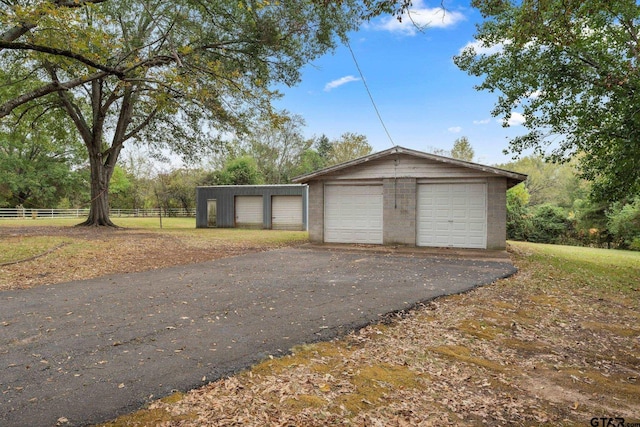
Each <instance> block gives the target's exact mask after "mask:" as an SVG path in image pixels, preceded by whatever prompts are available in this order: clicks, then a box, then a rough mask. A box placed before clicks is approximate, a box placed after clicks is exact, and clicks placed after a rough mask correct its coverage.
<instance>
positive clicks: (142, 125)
mask: <svg viewBox="0 0 640 427" xmlns="http://www.w3.org/2000/svg"><path fill="white" fill-rule="evenodd" d="M157 113H158V108H157V107H156V108H154V109H153V111H152V112H151V113H150V114H149V115H148V116H147V117H145V119H144V120H143V121H142V122H140V123H139V124H138V126H136V127H135V128H133V129H131V132H129V133H127V134H126V135H125V136H124V138H123V141H126V140H128V139H129V138H133V137H134V136H135V135H136V134H137V133H138V132H140V131H141V130H142V129H144V128H145V127H146V126H147V125H148V124H149V123H151V120H153V118H154V117H155V116H156V114H157Z"/></svg>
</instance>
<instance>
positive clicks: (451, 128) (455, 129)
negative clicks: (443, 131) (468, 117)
mask: <svg viewBox="0 0 640 427" xmlns="http://www.w3.org/2000/svg"><path fill="white" fill-rule="evenodd" d="M447 130H448V131H449V132H451V133H460V132H462V128H461V127H460V126H453V127H450V128H449V129H447Z"/></svg>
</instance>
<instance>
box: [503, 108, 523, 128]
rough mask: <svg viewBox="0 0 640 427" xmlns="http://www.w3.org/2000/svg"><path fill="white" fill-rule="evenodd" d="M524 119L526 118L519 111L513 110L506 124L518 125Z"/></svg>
mask: <svg viewBox="0 0 640 427" xmlns="http://www.w3.org/2000/svg"><path fill="white" fill-rule="evenodd" d="M526 121H527V119H526V118H525V117H524V116H523V115H522V114H521V113H517V112H515V111H513V112H512V113H511V116H509V119H508V120H507V124H508V125H509V126H520V125H522V124H524V123H525V122H526Z"/></svg>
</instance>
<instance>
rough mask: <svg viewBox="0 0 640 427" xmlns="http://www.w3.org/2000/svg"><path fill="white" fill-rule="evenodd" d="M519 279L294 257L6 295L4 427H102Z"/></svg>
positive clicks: (329, 255) (315, 252) (435, 266)
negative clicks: (440, 300) (418, 308)
mask: <svg viewBox="0 0 640 427" xmlns="http://www.w3.org/2000/svg"><path fill="white" fill-rule="evenodd" d="M514 272H515V268H514V267H513V266H512V265H511V263H510V262H509V260H508V259H506V258H503V259H497V260H494V259H469V258H465V259H459V258H458V259H456V258H445V257H438V256H434V255H433V254H432V253H426V252H420V251H416V252H411V253H398V252H388V253H381V252H367V251H349V250H344V249H326V248H286V249H280V250H274V251H268V252H262V253H254V254H249V255H243V256H238V257H234V258H226V259H220V260H216V261H211V262H206V263H201V264H195V265H188V266H181V267H173V268H167V269H162V270H155V271H148V272H143V273H135V274H122V275H112V276H106V277H102V278H99V279H93V280H84V281H76V282H70V283H64V284H58V285H51V286H41V287H37V288H33V289H28V290H17V291H5V292H1V293H0V425H1V426H5V427H10V426H34V427H37V426H54V425H56V423H57V422H58V420H59V419H61V418H63V417H64V418H65V419H66V420H68V423H65V424H64V425H72V426H76V425H86V424H90V423H97V422H101V421H105V420H108V419H111V418H114V417H116V416H117V415H120V414H123V413H126V412H130V411H132V410H134V409H136V408H139V407H141V406H142V405H144V404H145V403H147V402H148V401H149V400H151V399H156V398H159V397H162V396H166V395H168V394H170V393H172V392H173V391H175V390H182V391H184V390H187V389H190V388H194V387H197V386H199V385H202V384H203V383H206V382H208V381H212V380H215V379H217V378H220V377H222V376H225V375H228V374H231V373H233V372H236V371H238V370H241V369H244V368H246V367H248V366H250V365H251V364H253V363H255V362H258V361H260V360H262V359H264V358H265V357H268V356H269V355H280V354H282V353H286V352H287V351H288V350H289V349H290V348H291V347H292V346H294V345H297V344H301V343H309V342H314V341H319V340H327V339H330V338H333V337H335V336H338V335H340V334H343V333H345V332H348V331H350V330H353V329H357V328H359V327H362V326H364V325H366V324H369V323H371V322H376V321H377V320H378V319H379V318H380V316H383V315H384V314H386V313H389V312H393V311H397V310H403V309H408V308H410V307H412V306H414V305H415V304H417V303H419V302H423V301H427V300H430V299H433V298H435V297H438V296H441V295H446V294H453V293H459V292H463V291H466V290H469V289H472V288H474V287H476V286H480V285H483V284H488V283H491V282H493V281H495V280H496V279H498V278H500V277H505V276H508V275H510V274H512V273H514Z"/></svg>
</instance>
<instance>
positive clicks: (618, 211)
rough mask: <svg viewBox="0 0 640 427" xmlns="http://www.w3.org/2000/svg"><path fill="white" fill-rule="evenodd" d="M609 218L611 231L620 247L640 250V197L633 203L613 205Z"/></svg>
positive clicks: (608, 214)
mask: <svg viewBox="0 0 640 427" xmlns="http://www.w3.org/2000/svg"><path fill="white" fill-rule="evenodd" d="M607 218H608V223H607V225H608V228H609V231H610V232H611V234H612V235H613V239H614V243H616V244H617V245H618V247H620V248H622V249H632V250H640V197H636V198H635V199H634V201H633V202H632V203H627V204H625V205H622V204H616V205H614V206H612V207H611V209H610V210H609V212H608V213H607Z"/></svg>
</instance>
